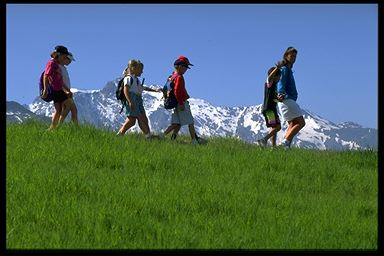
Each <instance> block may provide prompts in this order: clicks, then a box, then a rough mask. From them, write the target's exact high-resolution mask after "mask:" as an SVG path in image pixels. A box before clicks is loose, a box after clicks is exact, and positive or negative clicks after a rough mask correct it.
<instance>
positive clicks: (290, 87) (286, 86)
mask: <svg viewBox="0 0 384 256" xmlns="http://www.w3.org/2000/svg"><path fill="white" fill-rule="evenodd" d="M280 71H281V75H280V80H279V82H278V83H277V87H276V89H277V93H278V94H279V93H283V94H285V95H286V99H287V98H289V99H292V100H294V101H296V100H297V90H296V84H295V79H294V77H293V73H292V70H291V69H290V68H289V67H287V66H283V67H282V68H281V69H280Z"/></svg>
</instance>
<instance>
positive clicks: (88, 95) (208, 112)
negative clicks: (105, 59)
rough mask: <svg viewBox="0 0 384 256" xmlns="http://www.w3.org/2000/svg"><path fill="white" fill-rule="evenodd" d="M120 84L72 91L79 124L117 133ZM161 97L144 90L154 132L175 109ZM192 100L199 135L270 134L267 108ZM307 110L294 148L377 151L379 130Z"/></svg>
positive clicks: (38, 104)
mask: <svg viewBox="0 0 384 256" xmlns="http://www.w3.org/2000/svg"><path fill="white" fill-rule="evenodd" d="M118 80H119V78H117V79H115V80H112V81H109V82H107V83H106V85H105V86H104V87H103V88H102V89H99V90H80V89H76V88H73V89H72V91H73V95H74V96H73V97H74V100H75V102H76V105H77V108H78V117H79V122H80V123H90V124H92V125H95V126H96V127H97V128H101V129H106V130H113V131H117V130H118V129H119V128H120V126H121V125H122V124H123V122H124V120H125V116H124V113H122V114H119V111H120V109H121V104H120V103H119V102H118V101H117V100H116V98H115V90H116V87H117V83H118ZM147 86H148V85H147ZM150 87H158V86H156V85H150ZM159 87H161V86H159ZM161 97H162V94H161V93H155V92H145V91H144V92H143V102H144V108H145V110H146V113H147V116H148V120H149V125H150V128H151V131H152V132H155V133H158V132H161V131H162V130H164V129H166V128H167V127H168V125H169V124H170V120H171V111H169V110H166V109H164V107H163V102H162V100H161ZM189 102H190V106H191V111H192V115H193V117H194V120H195V128H196V131H197V132H198V133H199V134H200V135H202V136H204V137H217V136H220V137H223V136H224V137H226V136H230V137H236V138H239V139H241V140H244V141H246V142H249V143H255V142H256V140H257V139H259V138H261V137H262V136H263V135H265V134H266V133H267V132H268V128H267V127H266V126H265V121H264V117H263V116H262V114H261V106H262V104H259V105H255V106H246V107H225V106H213V105H212V104H210V103H209V102H207V101H206V100H204V99H196V98H190V99H189ZM7 106H8V105H7ZM27 110H28V111H30V112H31V113H33V114H35V115H36V116H43V117H46V118H48V117H50V116H51V115H52V113H53V110H54V108H53V104H52V103H46V102H44V101H42V100H41V99H40V98H39V97H37V98H36V99H35V100H34V101H33V102H32V103H31V104H29V105H28V109H27ZM303 111H304V119H305V121H306V126H305V127H304V128H303V129H302V130H301V131H300V132H299V133H298V135H297V136H296V137H295V138H294V140H293V142H292V144H293V146H296V147H300V148H314V149H336V150H343V149H369V148H377V138H378V136H377V130H376V129H373V128H363V127H362V126H361V125H359V124H357V123H354V122H343V123H341V124H335V123H333V122H331V121H329V120H326V119H325V118H322V117H321V116H319V115H317V114H316V113H313V112H311V111H309V110H305V109H303ZM10 118H11V117H10ZM67 119H69V118H67ZM7 120H8V110H7ZM286 129H287V124H286V122H282V130H281V131H280V132H279V133H278V135H277V141H278V142H280V141H281V140H282V139H283V136H284V134H285V130H286ZM138 131H139V127H138V125H137V124H136V125H135V126H134V127H132V128H131V129H130V132H138ZM181 132H183V133H187V127H183V128H182V129H181Z"/></svg>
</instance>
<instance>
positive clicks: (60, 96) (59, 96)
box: [52, 90, 68, 103]
mask: <svg viewBox="0 0 384 256" xmlns="http://www.w3.org/2000/svg"><path fill="white" fill-rule="evenodd" d="M52 99H53V103H61V102H64V101H65V100H66V99H68V95H67V94H66V93H65V92H64V91H63V90H60V91H53V94H52Z"/></svg>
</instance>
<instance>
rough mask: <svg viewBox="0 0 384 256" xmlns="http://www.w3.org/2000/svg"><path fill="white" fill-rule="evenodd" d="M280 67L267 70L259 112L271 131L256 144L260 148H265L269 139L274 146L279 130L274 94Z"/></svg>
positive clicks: (275, 94) (278, 65) (275, 95)
mask: <svg viewBox="0 0 384 256" xmlns="http://www.w3.org/2000/svg"><path fill="white" fill-rule="evenodd" d="M281 66H282V65H281V63H278V64H277V65H276V67H271V68H270V69H269V70H268V78H267V81H266V82H265V84H264V102H263V107H262V110H261V112H262V114H263V116H264V118H265V123H266V125H267V127H270V128H271V129H270V131H269V132H268V134H267V135H265V136H264V137H263V138H262V139H260V140H258V141H257V144H259V145H260V146H266V145H267V142H268V139H271V143H272V146H276V137H277V136H276V135H277V132H278V131H280V129H281V125H280V120H279V116H278V114H277V93H276V84H277V82H278V81H279V79H280V67H281Z"/></svg>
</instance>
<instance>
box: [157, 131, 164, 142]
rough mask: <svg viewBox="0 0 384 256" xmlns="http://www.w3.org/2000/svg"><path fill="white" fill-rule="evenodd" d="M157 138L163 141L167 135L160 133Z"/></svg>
mask: <svg viewBox="0 0 384 256" xmlns="http://www.w3.org/2000/svg"><path fill="white" fill-rule="evenodd" d="M157 136H159V139H161V140H163V139H165V135H164V133H163V132H161V133H159V135H157Z"/></svg>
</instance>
